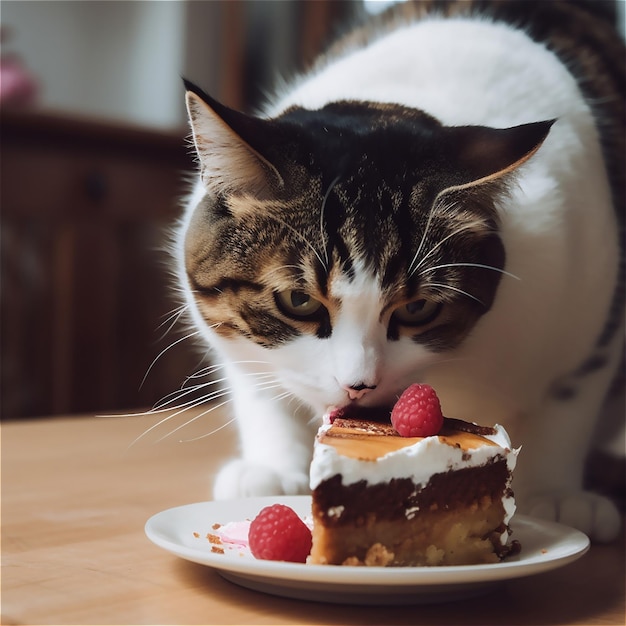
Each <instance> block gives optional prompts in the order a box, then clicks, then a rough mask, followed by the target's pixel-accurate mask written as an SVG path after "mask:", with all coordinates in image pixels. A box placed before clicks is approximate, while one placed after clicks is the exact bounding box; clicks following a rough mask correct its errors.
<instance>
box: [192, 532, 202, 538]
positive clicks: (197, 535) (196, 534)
mask: <svg viewBox="0 0 626 626" xmlns="http://www.w3.org/2000/svg"><path fill="white" fill-rule="evenodd" d="M193 536H194V537H195V538H196V539H198V537H200V533H197V532H195V531H194V533H193Z"/></svg>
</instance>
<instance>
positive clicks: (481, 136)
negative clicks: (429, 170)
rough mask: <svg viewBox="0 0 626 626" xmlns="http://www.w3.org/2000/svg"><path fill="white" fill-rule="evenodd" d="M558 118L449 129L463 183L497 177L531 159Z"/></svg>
mask: <svg viewBox="0 0 626 626" xmlns="http://www.w3.org/2000/svg"><path fill="white" fill-rule="evenodd" d="M555 121H556V120H546V121H542V122H533V123H530V124H522V125H520V126H513V127H512V128H489V127H486V126H456V127H448V128H447V129H446V133H447V137H446V139H447V141H449V142H450V143H449V144H448V146H447V149H448V151H449V152H448V154H449V155H450V159H451V160H452V161H453V163H452V167H453V168H454V169H455V171H456V172H458V173H460V174H461V176H462V178H464V179H465V180H464V182H463V183H461V184H462V186H465V185H468V186H471V185H477V184H481V183H483V182H489V181H491V180H497V179H499V178H501V177H503V176H505V175H507V174H509V173H510V172H513V171H514V170H516V169H517V168H518V167H519V166H520V165H522V164H523V163H525V162H526V161H528V159H530V158H531V157H532V156H533V155H534V154H535V152H537V150H539V148H540V147H541V144H542V143H543V142H544V140H545V138H546V137H547V136H548V133H549V132H550V128H551V127H552V125H553V124H554V122H555Z"/></svg>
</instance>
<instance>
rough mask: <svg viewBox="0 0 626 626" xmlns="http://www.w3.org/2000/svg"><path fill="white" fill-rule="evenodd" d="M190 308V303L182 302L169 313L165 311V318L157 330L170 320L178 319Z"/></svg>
mask: <svg viewBox="0 0 626 626" xmlns="http://www.w3.org/2000/svg"><path fill="white" fill-rule="evenodd" d="M188 308H189V305H188V304H181V305H180V306H177V307H175V308H174V309H172V310H171V311H170V312H169V313H165V314H164V315H163V316H162V317H163V318H164V320H163V321H162V322H161V323H160V324H159V325H158V326H157V330H158V329H159V328H161V327H163V326H165V325H166V324H167V323H168V322H169V321H170V320H172V319H174V320H178V319H179V318H180V316H181V315H182V314H183V313H184V312H185V311H186V310H187V309H188Z"/></svg>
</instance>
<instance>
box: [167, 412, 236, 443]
mask: <svg viewBox="0 0 626 626" xmlns="http://www.w3.org/2000/svg"><path fill="white" fill-rule="evenodd" d="M224 404H225V403H224ZM220 406H222V405H217V406H216V407H213V408H218V407H220ZM213 408H211V409H210V411H212V410H213ZM210 411H205V412H204V413H202V414H201V415H200V416H199V417H203V416H204V415H205V414H206V413H210ZM235 421H237V420H236V418H234V417H233V418H231V419H229V420H228V421H227V422H225V423H224V424H222V425H221V426H218V427H217V428H214V429H213V430H212V431H210V432H208V433H205V434H204V435H198V436H197V437H192V438H191V439H180V440H179V442H180V443H191V442H192V441H198V440H200V439H206V438H207V437H210V436H211V435H214V434H215V433H218V432H219V431H220V430H223V429H224V428H227V427H228V426H230V425H231V424H232V423H233V422H235Z"/></svg>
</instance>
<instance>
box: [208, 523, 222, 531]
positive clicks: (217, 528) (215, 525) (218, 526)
mask: <svg viewBox="0 0 626 626" xmlns="http://www.w3.org/2000/svg"><path fill="white" fill-rule="evenodd" d="M221 527H222V525H221V524H218V523H217V522H216V523H215V524H213V526H211V528H212V529H213V530H219V529H220V528H221Z"/></svg>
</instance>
